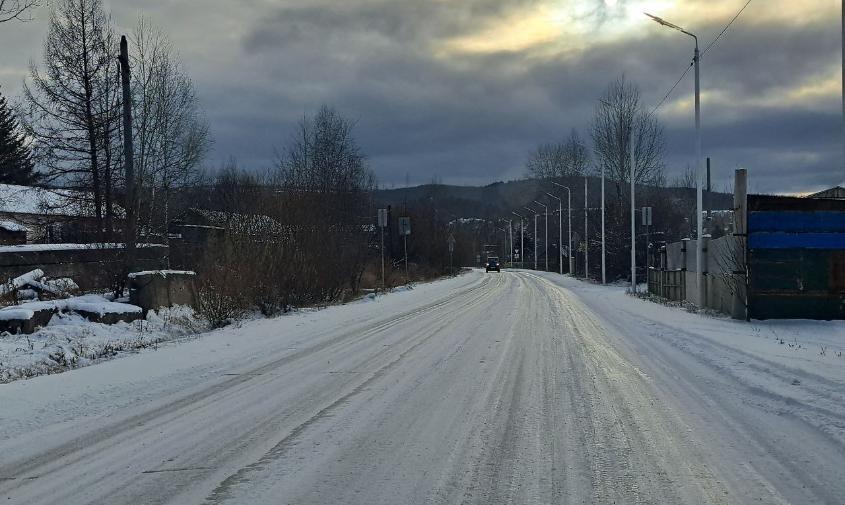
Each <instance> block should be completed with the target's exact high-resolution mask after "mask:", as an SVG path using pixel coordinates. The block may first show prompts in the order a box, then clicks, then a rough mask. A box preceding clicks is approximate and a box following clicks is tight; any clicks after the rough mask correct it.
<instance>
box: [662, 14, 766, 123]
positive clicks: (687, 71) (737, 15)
mask: <svg viewBox="0 0 845 505" xmlns="http://www.w3.org/2000/svg"><path fill="white" fill-rule="evenodd" d="M750 3H751V0H748V1H747V2H745V5H743V6H742V8H741V9H739V12H737V13H736V15H735V16H734V17H733V19H731V21H730V22H729V23H728V24H727V25H725V28H724V29H722V31H721V32H719V35H717V36H716V38H714V39H713V40H712V41H711V42H710V43H709V44H708V45H707V47H705V48H704V51H702V52H701V55H700V56H699V57H703V56H704V55H705V54H706V53H707V51H709V50H710V48H711V47H713V46H714V45H715V44H716V42H718V41H719V39H721V38H722V35H724V34H725V33H726V32H727V31H728V29H730V27H731V25H733V24H734V21H736V20H737V18H739V16H740V15H741V14H742V12H743V11H744V10H745V8H746V7H748V5H749V4H750ZM694 64H695V62H694V61H691V62H690V64H689V66H688V67H687V68H686V69H685V70H684V73H682V74H681V76H680V77H679V78H678V80H677V81H675V84H673V85H672V87H671V88H669V91H668V92H666V95H664V96H663V98H662V99H661V100H660V102H658V104H657V105H656V106H655V107H654V108H653V109H651V112H649V114H648V115H649V116H651V115H652V114H654V113H655V112H657V109H659V108H660V107H661V106H662V105H663V104H664V103H666V100H668V99H669V97H670V96H671V95H672V92H673V91H675V88H677V87H678V85H679V84H681V81H683V80H684V77H686V76H687V74H688V73H689V71H690V70H691V69H692V67H693V65H694Z"/></svg>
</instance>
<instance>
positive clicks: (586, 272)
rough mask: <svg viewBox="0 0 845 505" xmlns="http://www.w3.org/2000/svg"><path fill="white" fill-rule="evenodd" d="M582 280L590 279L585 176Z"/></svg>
mask: <svg viewBox="0 0 845 505" xmlns="http://www.w3.org/2000/svg"><path fill="white" fill-rule="evenodd" d="M584 278H585V279H589V278H590V235H589V233H587V176H586V175H585V176H584Z"/></svg>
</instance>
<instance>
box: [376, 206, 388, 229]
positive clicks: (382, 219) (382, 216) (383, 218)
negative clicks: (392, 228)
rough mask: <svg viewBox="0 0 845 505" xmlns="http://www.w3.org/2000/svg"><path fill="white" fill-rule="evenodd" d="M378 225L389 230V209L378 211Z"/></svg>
mask: <svg viewBox="0 0 845 505" xmlns="http://www.w3.org/2000/svg"><path fill="white" fill-rule="evenodd" d="M378 225H379V227H380V228H387V209H379V210H378Z"/></svg>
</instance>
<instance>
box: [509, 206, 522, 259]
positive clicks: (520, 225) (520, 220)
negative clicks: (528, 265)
mask: <svg viewBox="0 0 845 505" xmlns="http://www.w3.org/2000/svg"><path fill="white" fill-rule="evenodd" d="M511 214H513V215H514V216H516V217H518V218H519V263H520V265H521V266H522V268H525V217H523V215H522V214H517V213H516V212H511Z"/></svg>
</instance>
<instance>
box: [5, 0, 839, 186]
mask: <svg viewBox="0 0 845 505" xmlns="http://www.w3.org/2000/svg"><path fill="white" fill-rule="evenodd" d="M745 1H746V0H336V1H328V0H243V1H234V0H166V1H165V0H160V1H152V0H132V1H130V0H111V1H106V2H105V5H106V6H107V8H108V9H110V10H111V12H112V15H113V19H114V22H115V24H116V25H117V26H118V29H119V30H120V31H126V30H127V29H128V28H131V27H132V26H134V24H135V22H136V20H137V18H138V16H139V15H140V14H143V15H145V16H147V17H149V18H150V19H151V20H152V22H153V23H155V24H157V25H159V26H160V27H161V28H163V29H164V30H165V31H166V32H167V33H168V34H169V36H170V38H171V40H172V41H173V42H174V43H175V45H176V46H178V48H179V51H180V53H181V55H182V58H183V60H184V62H185V65H186V67H187V69H188V71H189V73H190V74H191V76H192V77H193V79H194V80H195V83H196V85H197V88H198V91H199V95H200V98H201V100H202V105H203V108H204V110H205V112H206V115H207V116H208V118H209V122H210V125H211V129H212V134H213V137H214V140H215V147H214V152H213V153H212V155H211V158H210V160H209V164H210V165H212V166H218V165H220V164H221V163H222V161H223V160H225V159H227V158H229V157H235V158H236V159H237V160H238V161H239V163H240V164H241V165H242V166H245V167H254V168H255V169H262V168H266V167H268V166H269V165H270V164H272V162H273V159H274V152H275V151H276V150H278V149H279V148H281V147H282V146H284V144H285V143H286V142H287V140H288V139H289V137H290V135H291V134H292V132H293V129H294V128H295V125H296V122H297V121H298V120H299V119H300V118H301V117H302V116H303V114H305V113H308V112H312V111H314V110H315V109H316V108H317V107H319V106H320V105H321V104H323V103H327V104H331V105H333V106H335V107H336V108H337V109H339V110H340V111H341V112H342V113H343V114H345V115H346V116H348V117H350V118H352V119H354V120H355V121H357V126H356V134H357V137H358V140H359V142H360V143H361V145H362V147H363V149H364V150H365V152H366V153H367V155H368V156H369V159H370V163H371V166H372V168H373V170H374V171H375V172H376V174H377V176H378V178H379V182H380V183H381V184H382V185H383V186H385V187H391V186H393V185H403V184H404V182H405V180H406V177H407V178H408V180H409V181H410V183H411V184H419V183H425V182H429V181H430V180H432V178H434V177H437V178H438V179H440V180H442V181H443V182H446V183H454V184H486V183H489V182H493V181H496V180H508V179H513V178H518V177H520V176H522V174H523V173H524V168H523V166H524V163H525V159H526V157H527V155H528V153H529V152H530V151H531V149H532V148H533V147H534V146H535V145H536V144H538V143H540V142H548V141H554V140H558V139H562V138H564V137H566V136H567V135H568V134H569V132H570V131H571V129H573V128H575V129H578V130H579V131H580V132H582V134H583V135H585V136H587V135H588V128H589V124H590V119H591V116H592V112H593V108H594V105H595V103H596V99H597V98H598V96H599V95H600V94H601V92H602V91H603V89H604V88H605V87H606V86H607V85H608V83H609V82H610V81H612V80H614V79H615V78H617V77H619V76H620V75H622V74H624V75H625V76H626V78H627V79H629V80H632V81H634V82H636V83H637V84H638V85H639V87H640V88H641V90H642V94H643V102H644V105H645V106H646V107H647V108H648V109H651V108H652V107H653V106H654V105H656V104H657V103H658V102H659V101H660V100H661V98H662V97H663V96H664V95H665V93H666V92H667V91H668V89H669V88H670V87H671V85H672V84H673V83H674V82H675V81H676V80H677V78H678V77H679V76H680V74H681V73H682V72H683V71H684V69H685V68H686V67H687V65H688V64H689V61H690V59H691V57H692V40H691V39H690V38H688V37H686V36H684V35H682V34H680V33H678V32H675V31H672V30H669V29H666V28H663V27H661V26H659V25H657V24H656V23H654V22H652V21H650V20H649V19H648V18H646V17H645V16H644V15H643V14H642V12H643V11H648V12H651V13H653V14H656V15H658V16H662V17H664V18H666V19H668V20H671V21H672V22H674V23H676V24H679V25H682V26H684V27H685V28H687V29H688V30H690V31H692V32H695V33H697V34H698V35H699V37H700V38H701V41H702V46H706V45H707V44H709V42H710V41H711V40H713V38H714V37H715V36H716V35H717V34H718V33H719V32H720V31H721V30H722V28H723V27H724V26H725V24H726V23H727V22H728V21H730V19H731V18H732V17H733V16H734V15H735V14H736V12H737V11H738V10H739V9H740V8H741V7H742V5H743V4H745ZM34 17H35V20H34V21H33V22H30V23H25V24H22V23H5V24H2V25H0V86H2V88H3V92H4V93H5V94H6V95H10V96H12V97H14V96H15V95H16V94H17V93H18V92H19V91H20V88H21V83H22V82H23V79H24V78H25V77H26V74H27V66H28V63H29V61H30V60H32V61H33V62H35V63H36V64H38V63H39V61H40V53H41V41H42V40H43V37H44V34H45V31H46V22H45V21H46V18H47V10H46V8H44V7H42V8H41V9H39V10H37V11H36V12H34ZM840 33H841V32H840V4H839V2H838V1H835V0H802V1H796V0H753V1H752V2H751V4H750V6H749V7H748V8H747V9H746V11H745V12H744V13H743V14H742V16H741V17H740V18H739V19H738V20H737V21H736V23H735V24H734V25H733V27H732V28H731V30H730V31H729V32H728V33H727V34H726V35H725V36H724V37H723V38H722V39H721V40H720V41H719V42H718V43H717V44H716V45H715V46H714V47H713V48H712V49H711V50H710V51H709V52H708V53H707V54H706V56H705V57H704V60H703V66H702V89H703V94H702V104H703V105H702V111H703V116H702V117H703V125H704V152H705V155H707V156H710V157H711V158H712V160H713V167H714V181H715V183H714V184H715V186H716V187H717V188H724V187H726V186H727V184H728V183H729V181H730V180H731V179H732V172H733V169H734V168H737V167H744V168H747V169H749V173H750V177H751V187H752V189H753V190H756V191H763V192H778V193H792V192H802V191H810V190H816V189H821V188H824V187H829V186H832V185H834V184H841V183H843V181H845V171H843V169H842V168H841V167H842V166H843V161H842V158H843V156H842V148H841V137H842V134H841V132H842V126H841V123H842V120H841V102H840V100H841V98H840V96H841V95H840V86H841V84H840V82H841V81H840V76H841V74H840V72H841V67H840V61H841V60H840V57H841V56H840ZM692 93H693V80H692V72H690V73H689V75H688V76H687V77H686V78H685V80H684V81H682V82H681V83H680V85H679V86H678V88H677V89H676V91H675V93H674V94H673V95H672V97H671V98H670V100H668V101H667V102H666V103H665V105H664V106H663V107H661V108H660V109H659V111H658V116H659V118H660V120H661V121H662V123H663V124H664V126H665V128H666V133H667V147H668V149H667V159H666V162H667V168H668V171H669V179H670V180H671V179H672V178H673V177H674V174H676V173H678V172H680V171H681V170H682V169H683V168H684V167H685V166H686V165H687V164H691V163H692V162H693V147H694V121H693V111H692Z"/></svg>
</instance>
